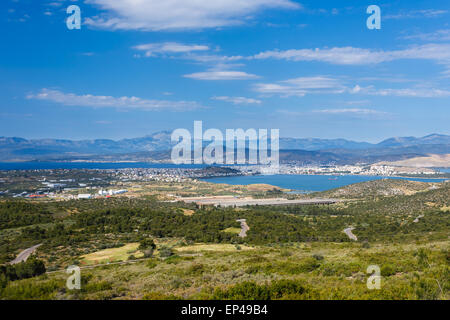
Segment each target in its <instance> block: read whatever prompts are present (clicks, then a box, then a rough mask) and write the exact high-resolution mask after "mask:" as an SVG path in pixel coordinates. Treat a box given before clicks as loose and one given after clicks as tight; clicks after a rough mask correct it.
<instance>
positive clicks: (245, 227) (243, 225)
mask: <svg viewBox="0 0 450 320" xmlns="http://www.w3.org/2000/svg"><path fill="white" fill-rule="evenodd" d="M236 221H237V222H240V223H241V232H240V233H239V237H241V238H245V237H246V236H247V231H248V230H250V227H249V226H248V224H247V220H245V219H240V220H236Z"/></svg>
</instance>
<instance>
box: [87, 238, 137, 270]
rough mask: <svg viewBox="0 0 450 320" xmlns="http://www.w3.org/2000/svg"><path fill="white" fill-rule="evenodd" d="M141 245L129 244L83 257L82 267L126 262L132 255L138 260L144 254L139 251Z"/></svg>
mask: <svg viewBox="0 0 450 320" xmlns="http://www.w3.org/2000/svg"><path fill="white" fill-rule="evenodd" d="M138 247H139V243H128V244H127V245H125V246H123V247H120V248H111V249H105V250H101V251H97V252H94V253H90V254H87V255H83V256H81V260H80V262H81V265H92V264H94V265H95V264H102V263H108V262H118V261H126V260H128V259H129V257H130V256H131V255H133V256H134V257H136V258H141V257H142V256H143V254H142V252H140V251H138Z"/></svg>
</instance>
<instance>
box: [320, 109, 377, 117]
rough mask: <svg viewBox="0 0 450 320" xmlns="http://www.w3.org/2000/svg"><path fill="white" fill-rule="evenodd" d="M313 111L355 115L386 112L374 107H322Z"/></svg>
mask: <svg viewBox="0 0 450 320" xmlns="http://www.w3.org/2000/svg"><path fill="white" fill-rule="evenodd" d="M313 112H315V113H326V114H357V115H382V114H386V112H382V111H378V110H374V109H360V108H344V109H322V110H313Z"/></svg>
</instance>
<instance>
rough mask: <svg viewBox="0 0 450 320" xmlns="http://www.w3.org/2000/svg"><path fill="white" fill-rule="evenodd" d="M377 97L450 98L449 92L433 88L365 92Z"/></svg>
mask: <svg viewBox="0 0 450 320" xmlns="http://www.w3.org/2000/svg"><path fill="white" fill-rule="evenodd" d="M367 93H368V94H371V95H377V96H397V97H412V98H414V97H416V98H445V97H450V91H448V90H441V89H434V88H406V89H378V90H369V91H368V92H367Z"/></svg>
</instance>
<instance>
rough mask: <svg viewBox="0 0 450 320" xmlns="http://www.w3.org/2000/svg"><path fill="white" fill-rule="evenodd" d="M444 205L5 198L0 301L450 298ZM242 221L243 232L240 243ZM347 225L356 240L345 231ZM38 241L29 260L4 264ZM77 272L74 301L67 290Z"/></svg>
mask: <svg viewBox="0 0 450 320" xmlns="http://www.w3.org/2000/svg"><path fill="white" fill-rule="evenodd" d="M376 183H377V185H378V186H380V187H381V186H382V185H380V183H381V182H380V181H377V182H376ZM386 185H387V186H388V187H389V188H391V187H392V185H391V182H389V181H388V182H387V184H386ZM386 185H384V186H385V187H386ZM359 187H360V186H357V187H351V189H352V190H356V189H358V188H359ZM395 187H396V188H398V187H399V185H398V184H397V183H396V184H395ZM414 187H416V185H414ZM422 187H423V186H420V188H422ZM355 188H356V189H355ZM383 188H384V187H383ZM358 190H359V189H358ZM374 194H375V193H374ZM449 195H450V184H448V183H447V184H441V185H439V187H438V188H431V189H428V186H426V189H423V190H422V189H421V190H415V191H414V192H411V193H410V194H401V195H392V194H390V193H389V194H387V195H385V196H383V195H381V194H378V195H377V196H376V197H369V196H363V197H353V196H352V197H351V199H352V200H349V201H346V202H344V203H338V204H336V205H330V206H273V207H270V206H254V207H244V208H216V207H213V206H203V207H199V206H197V205H196V204H185V203H182V202H162V201H158V198H157V197H154V196H151V197H147V196H146V197H142V198H125V197H123V198H111V199H94V200H86V201H75V200H71V201H58V202H57V201H39V202H32V201H11V200H7V201H3V202H0V263H3V264H4V265H3V266H1V267H0V287H1V289H0V298H2V299H67V298H69V299H116V298H119V299H129V298H131V299H155V300H160V299H449V298H450V296H449V287H450V283H449V279H450V276H449V271H450V267H449V266H450V253H449V249H450V248H449V242H448V236H449V230H450V216H449V212H448V210H447V209H446V208H449V206H450V203H449V199H450V197H449ZM354 199H359V200H354ZM187 212H188V213H189V214H187ZM238 219H246V221H247V224H248V225H249V227H250V230H249V231H248V232H247V237H245V238H240V237H239V236H238V233H239V231H240V224H239V222H237V221H236V220H238ZM349 226H352V227H354V230H353V233H354V234H355V235H356V236H357V237H358V241H353V240H351V239H349V238H348V236H347V235H346V234H345V233H344V232H343V230H344V229H345V228H348V227H349ZM38 243H42V246H40V247H39V248H38V249H37V251H36V257H37V258H30V259H29V260H28V261H27V262H25V263H21V264H18V265H14V266H12V265H7V264H6V263H7V262H9V261H11V260H12V259H14V257H15V256H16V255H17V254H18V253H19V252H20V251H22V250H24V249H26V248H28V247H31V246H33V245H36V244H38ZM130 260H133V261H130ZM117 262H121V263H120V264H118V263H117ZM108 263H109V264H108ZM73 264H75V265H79V266H80V267H81V268H82V290H80V291H70V290H68V289H67V288H65V279H66V277H67V275H66V274H65V272H64V269H65V268H66V267H67V266H69V265H73ZM99 264H100V265H101V266H97V267H95V268H92V269H87V268H84V267H85V266H87V265H89V266H92V265H99ZM370 265H378V266H379V267H380V269H381V275H382V277H383V280H382V289H381V290H369V289H367V286H366V281H367V278H368V276H369V275H368V274H367V273H366V270H367V267H368V266H370ZM46 271H52V272H51V273H47V274H43V273H45V272H46ZM29 278H32V279H29Z"/></svg>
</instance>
